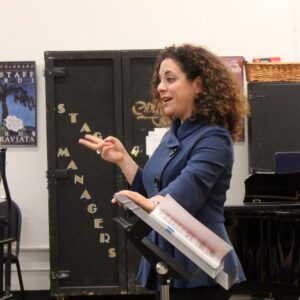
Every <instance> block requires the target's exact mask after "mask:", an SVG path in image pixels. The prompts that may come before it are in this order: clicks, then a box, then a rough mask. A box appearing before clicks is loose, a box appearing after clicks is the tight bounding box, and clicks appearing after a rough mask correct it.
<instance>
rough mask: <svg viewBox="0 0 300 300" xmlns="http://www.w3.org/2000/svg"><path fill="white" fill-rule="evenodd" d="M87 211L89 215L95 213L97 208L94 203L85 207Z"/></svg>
mask: <svg viewBox="0 0 300 300" xmlns="http://www.w3.org/2000/svg"><path fill="white" fill-rule="evenodd" d="M87 211H88V212H89V213H90V214H94V213H95V212H96V211H97V206H96V204H95V203H91V204H89V205H88V207H87Z"/></svg>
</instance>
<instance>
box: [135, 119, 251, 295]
mask: <svg viewBox="0 0 300 300" xmlns="http://www.w3.org/2000/svg"><path fill="white" fill-rule="evenodd" d="M232 164H233V145H232V140H231V137H230V134H229V132H228V130H227V129H225V128H223V127H221V126H217V125H207V124H203V123H202V122H200V121H192V120H190V119H187V120H185V122H184V123H183V124H182V125H181V124H180V121H179V120H176V121H174V122H173V123H172V126H171V128H170V130H169V131H168V132H167V133H166V134H165V136H164V137H163V139H162V141H161V143H160V145H159V146H158V147H157V149H156V150H155V152H154V153H153V155H152V156H151V158H150V159H149V161H148V162H147V164H146V165H145V167H144V169H143V170H142V169H141V168H139V169H138V171H137V174H136V176H135V178H134V181H133V183H132V186H131V189H132V190H134V191H137V192H139V193H141V194H142V195H144V196H146V197H147V198H151V197H153V196H155V195H157V194H160V195H163V196H165V195H167V194H168V193H169V194H170V195H171V196H172V197H173V198H174V199H175V200H176V201H177V202H178V203H179V204H180V205H182V206H183V207H184V208H185V209H186V210H187V211H188V212H190V213H191V214H192V215H193V216H194V217H195V218H197V219H198V220H199V221H200V222H202V223H203V224H204V225H205V226H207V227H208V228H210V229H211V230H212V231H213V232H215V233H216V234H217V235H219V236H220V237H221V238H223V239H224V240H225V241H227V242H228V243H229V244H230V241H229V239H228V236H227V233H226V230H225V226H224V214H223V207H224V202H225V200H226V191H227V190H228V188H229V183H230V179H231V175H232ZM149 237H150V239H151V240H152V241H153V242H155V243H156V244H158V245H159V247H160V248H161V249H163V250H164V251H167V252H168V253H170V254H172V255H173V257H174V258H175V259H176V260H178V261H179V262H180V263H181V264H183V265H184V266H185V267H186V268H187V269H189V270H190V271H191V272H193V273H194V272H195V271H196V270H197V269H198V267H197V266H196V265H195V264H194V263H193V262H192V261H190V260H189V259H188V258H187V257H186V256H185V255H183V254H182V253H181V252H180V251H178V250H177V249H176V248H174V247H173V246H172V245H171V244H170V243H169V242H167V241H166V240H165V239H164V238H163V237H161V236H160V235H159V234H157V233H156V232H155V231H152V232H151V233H150V234H149ZM234 267H236V268H237V271H238V282H242V281H244V280H245V275H244V272H243V270H242V267H241V264H240V261H239V259H238V257H237V255H236V253H235V251H234V250H231V251H230V252H229V253H228V254H227V255H226V257H225V267H224V270H225V272H230V271H231V270H232V269H233V268H234ZM137 279H138V280H139V281H140V282H141V284H142V285H143V286H144V287H146V288H148V289H153V290H158V289H159V286H158V284H157V277H156V271H155V270H154V269H153V268H152V267H151V265H150V264H149V263H148V262H147V261H146V260H145V259H144V258H142V260H141V264H140V269H139V272H138V276H137ZM215 284H216V282H215V281H214V280H213V279H212V278H210V276H208V275H207V274H206V273H204V272H201V273H200V275H199V276H198V277H197V278H196V279H195V280H193V281H189V282H187V281H185V280H173V281H172V284H171V287H174V288H186V287H196V286H210V285H215Z"/></svg>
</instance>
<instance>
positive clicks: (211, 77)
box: [152, 44, 249, 140]
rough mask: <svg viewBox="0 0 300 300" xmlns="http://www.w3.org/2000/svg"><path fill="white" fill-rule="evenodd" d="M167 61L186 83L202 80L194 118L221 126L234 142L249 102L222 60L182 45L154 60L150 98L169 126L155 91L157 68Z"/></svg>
mask: <svg viewBox="0 0 300 300" xmlns="http://www.w3.org/2000/svg"><path fill="white" fill-rule="evenodd" d="M166 58H171V59H173V60H175V61H176V62H177V63H178V65H179V66H180V67H181V69H182V71H183V72H184V73H185V74H186V76H187V78H188V79H189V80H191V81H193V80H194V79H196V77H198V76H200V78H201V81H202V85H201V92H200V93H199V94H198V95H197V96H196V98H195V109H194V111H193V118H196V119H198V120H201V121H202V122H204V123H208V124H217V125H221V126H224V127H225V128H227V129H228V131H229V133H230V135H231V136H232V138H233V140H235V137H236V134H237V130H238V126H239V124H240V122H241V120H242V118H243V117H245V116H247V114H248V111H249V107H248V102H247V100H246V98H245V97H244V96H243V93H242V89H241V87H239V85H238V84H237V82H236V79H235V78H234V77H233V74H232V73H231V71H230V70H229V69H228V68H227V67H226V66H225V64H224V63H223V62H222V61H221V59H220V58H219V57H217V56H216V55H214V54H213V53H211V52H209V51H208V50H206V49H204V48H202V47H199V46H194V45H190V44H185V45H182V46H178V47H176V46H171V47H167V48H165V49H164V50H162V51H161V53H160V54H159V56H158V57H157V60H156V66H155V70H154V73H153V77H152V96H153V100H154V103H155V105H156V106H157V108H158V109H159V110H160V112H161V113H162V115H163V119H164V123H165V124H166V123H168V124H170V122H171V121H172V120H171V119H170V118H169V117H167V116H165V115H164V113H163V108H162V103H161V101H160V96H159V93H158V91H157V87H158V85H159V83H160V79H159V69H160V65H161V63H162V61H163V60H165V59H166Z"/></svg>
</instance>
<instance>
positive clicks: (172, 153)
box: [169, 148, 178, 157]
mask: <svg viewBox="0 0 300 300" xmlns="http://www.w3.org/2000/svg"><path fill="white" fill-rule="evenodd" d="M177 151H178V148H173V149H171V151H170V152H169V156H170V157H172V156H173V155H174V154H175V153H176V152H177Z"/></svg>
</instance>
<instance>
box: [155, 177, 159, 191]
mask: <svg viewBox="0 0 300 300" xmlns="http://www.w3.org/2000/svg"><path fill="white" fill-rule="evenodd" d="M154 183H155V185H156V187H157V188H158V187H159V177H158V176H155V177H154Z"/></svg>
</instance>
